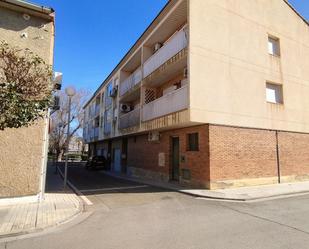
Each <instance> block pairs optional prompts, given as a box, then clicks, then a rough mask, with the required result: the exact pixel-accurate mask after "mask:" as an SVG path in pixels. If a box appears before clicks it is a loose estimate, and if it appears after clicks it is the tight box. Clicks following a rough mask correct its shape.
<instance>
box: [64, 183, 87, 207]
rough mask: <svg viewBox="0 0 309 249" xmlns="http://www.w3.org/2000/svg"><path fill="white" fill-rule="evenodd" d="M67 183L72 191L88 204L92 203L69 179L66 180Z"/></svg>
mask: <svg viewBox="0 0 309 249" xmlns="http://www.w3.org/2000/svg"><path fill="white" fill-rule="evenodd" d="M67 183H68V185H69V186H70V187H71V188H72V189H74V191H75V192H76V193H77V195H78V196H79V197H80V198H81V199H82V200H83V201H84V202H85V203H86V204H87V205H88V206H91V205H93V203H92V201H90V200H89V199H88V198H87V197H86V196H84V195H83V194H82V192H81V191H80V190H78V189H77V188H76V187H75V186H74V185H73V184H72V183H71V182H70V181H67Z"/></svg>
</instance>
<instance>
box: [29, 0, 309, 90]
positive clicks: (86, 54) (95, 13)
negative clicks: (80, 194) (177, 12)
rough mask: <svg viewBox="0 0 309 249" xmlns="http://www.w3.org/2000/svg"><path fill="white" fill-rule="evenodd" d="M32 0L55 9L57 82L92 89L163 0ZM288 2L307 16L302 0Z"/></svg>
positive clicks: (308, 7) (305, 2)
mask: <svg viewBox="0 0 309 249" xmlns="http://www.w3.org/2000/svg"><path fill="white" fill-rule="evenodd" d="M199 1H204V0H199ZM246 1H250V0H246ZM34 2H36V3H39V4H40V5H45V6H51V7H52V8H54V9H55V11H56V41H55V60H54V70H55V71H60V72H62V73H63V87H66V86H68V85H74V86H76V87H77V88H84V89H88V90H89V91H90V92H94V91H95V90H96V89H97V87H99V86H100V85H101V83H102V82H103V81H104V79H105V78H106V77H107V76H108V75H109V73H110V72H111V71H112V70H113V69H114V67H115V66H116V65H117V64H118V63H119V61H120V60H121V59H122V57H123V56H124V55H125V54H126V52H127V51H128V50H129V49H130V47H131V46H132V45H133V44H134V43H135V41H136V40H137V39H138V38H139V37H140V35H141V34H142V33H143V32H144V30H145V29H146V28H147V26H148V25H149V24H150V23H151V21H152V20H153V19H154V18H155V17H156V15H157V14H158V13H159V11H160V10H161V9H162V8H163V7H164V5H165V4H166V2H167V0H118V1H109V0H90V1H81V0H74V1H72V0H71V1H69V0H34ZM90 3H91V4H90ZM290 3H291V4H292V5H293V6H294V7H295V9H297V10H298V12H299V13H301V14H302V15H303V16H304V17H305V18H306V19H307V20H309V1H308V0H290Z"/></svg>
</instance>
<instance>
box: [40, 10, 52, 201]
mask: <svg viewBox="0 0 309 249" xmlns="http://www.w3.org/2000/svg"><path fill="white" fill-rule="evenodd" d="M52 15H53V21H52V27H51V31H52V33H51V41H50V43H51V46H50V59H49V64H50V65H53V64H54V47H55V13H54V12H53V13H52ZM49 118H50V109H49V108H48V110H47V113H46V117H45V122H44V123H45V124H44V125H45V129H44V135H43V149H42V165H41V174H40V180H41V182H40V189H39V201H43V200H44V199H45V185H46V171H47V170H46V169H47V158H48V144H49Z"/></svg>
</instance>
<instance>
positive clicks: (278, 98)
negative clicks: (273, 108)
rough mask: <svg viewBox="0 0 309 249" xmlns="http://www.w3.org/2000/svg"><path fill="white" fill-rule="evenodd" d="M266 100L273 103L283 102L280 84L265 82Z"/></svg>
mask: <svg viewBox="0 0 309 249" xmlns="http://www.w3.org/2000/svg"><path fill="white" fill-rule="evenodd" d="M266 100H267V102H270V103H274V104H282V103H283V94H282V85H279V84H273V83H266Z"/></svg>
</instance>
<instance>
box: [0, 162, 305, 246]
mask: <svg viewBox="0 0 309 249" xmlns="http://www.w3.org/2000/svg"><path fill="white" fill-rule="evenodd" d="M69 178H70V181H71V182H72V183H73V184H74V185H75V186H76V187H77V188H78V189H80V190H81V192H82V193H83V194H85V196H87V198H88V199H89V200H90V201H91V202H93V205H91V206H88V207H87V212H91V213H92V214H91V215H90V216H89V217H88V218H87V219H84V220H82V221H81V222H80V223H78V224H75V225H73V226H69V227H66V228H63V227H59V228H58V229H57V230H56V231H53V232H52V233H49V234H46V235H42V236H37V237H33V238H28V239H21V240H17V241H12V242H9V243H5V244H4V243H2V244H0V249H21V248H26V249H30V248H31V249H43V248H44V249H52V248H53V249H54V248H61V249H69V248H74V249H92V248H98V249H99V248H100V249H102V248H103V249H131V248H132V249H165V248H168V249H169V248H173V249H174V248H175V249H234V248H237V249H268V248H269V249H277V248H278V249H279V248H280V249H308V248H309V195H302V196H295V197H290V198H285V199H275V200H269V201H263V202H253V203H235V202H222V201H213V200H205V199H197V198H194V197H192V196H187V195H184V194H180V193H176V192H171V191H167V190H164V189H160V188H155V187H150V186H145V185H143V184H136V183H133V182H128V181H123V180H118V179H114V178H112V177H109V176H106V175H104V174H103V173H102V172H100V171H86V170H84V169H83V168H82V167H70V169H69Z"/></svg>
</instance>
